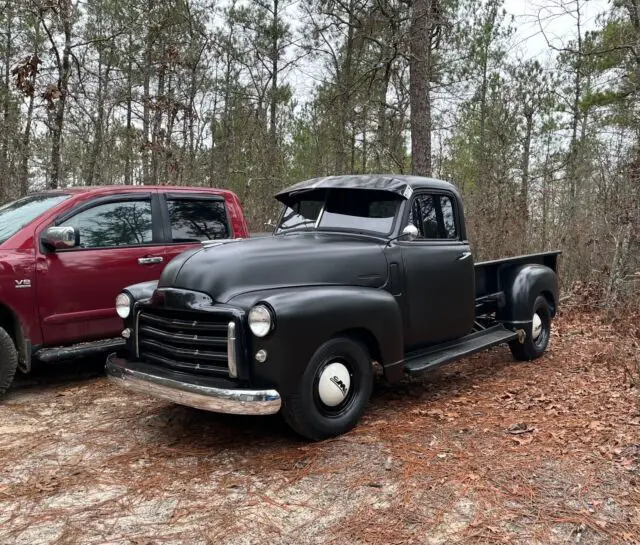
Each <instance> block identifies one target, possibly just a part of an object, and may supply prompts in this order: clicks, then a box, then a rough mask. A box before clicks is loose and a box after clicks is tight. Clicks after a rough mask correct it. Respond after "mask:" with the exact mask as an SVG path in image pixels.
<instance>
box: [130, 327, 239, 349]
mask: <svg viewBox="0 0 640 545" xmlns="http://www.w3.org/2000/svg"><path fill="white" fill-rule="evenodd" d="M140 332H141V333H143V334H144V336H145V337H153V338H154V339H159V340H161V341H169V342H172V343H174V344H185V345H188V346H193V345H194V344H197V345H198V346H224V345H225V344H226V342H227V341H226V339H223V338H219V337H210V336H206V335H187V334H185V333H168V332H166V331H163V330H161V329H157V328H155V327H151V326H140Z"/></svg>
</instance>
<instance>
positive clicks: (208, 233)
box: [167, 198, 230, 243]
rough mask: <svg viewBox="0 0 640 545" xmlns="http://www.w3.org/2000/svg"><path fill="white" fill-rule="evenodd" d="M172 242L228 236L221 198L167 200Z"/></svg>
mask: <svg viewBox="0 0 640 545" xmlns="http://www.w3.org/2000/svg"><path fill="white" fill-rule="evenodd" d="M167 207H168V208H169V218H170V221H171V239H172V242H182V243H184V242H201V241H203V240H215V239H223V238H229V237H230V234H229V226H228V223H227V210H226V207H225V205H224V201H223V200H214V199H198V200H196V199H176V198H170V199H168V200H167Z"/></svg>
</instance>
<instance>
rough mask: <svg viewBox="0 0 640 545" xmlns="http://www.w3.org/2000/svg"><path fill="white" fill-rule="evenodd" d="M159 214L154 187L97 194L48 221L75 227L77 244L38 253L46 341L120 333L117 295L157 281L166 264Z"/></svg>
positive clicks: (40, 303)
mask: <svg viewBox="0 0 640 545" xmlns="http://www.w3.org/2000/svg"><path fill="white" fill-rule="evenodd" d="M162 216H163V214H162V212H161V210H160V202H159V199H158V193H157V191H155V190H144V191H140V192H130V191H129V192H127V193H122V194H116V195H109V196H107V197H96V198H95V199H93V200H90V201H88V202H85V203H83V204H82V205H80V206H79V207H77V208H74V209H72V210H71V211H70V212H68V213H66V214H65V215H64V216H63V217H61V218H58V219H57V220H56V221H55V223H53V224H52V225H61V226H64V225H71V226H73V227H76V228H77V229H78V230H79V232H80V246H78V247H76V248H72V249H69V250H63V251H57V252H49V251H44V249H43V248H40V249H39V251H38V259H37V270H36V274H37V290H38V301H39V307H40V317H41V321H42V332H43V337H44V342H45V344H47V345H49V346H51V345H56V344H67V343H73V342H77V341H80V340H82V341H84V340H93V339H103V338H111V337H117V336H119V334H120V331H121V329H122V321H121V320H120V318H119V317H118V316H117V314H116V312H115V305H114V301H115V298H116V296H117V295H118V293H119V292H120V291H121V290H122V288H124V287H125V286H128V285H131V284H136V283H138V282H144V281H148V280H156V279H158V278H159V277H160V273H161V272H162V269H163V268H164V265H165V263H166V251H165V243H164V233H163V229H164V228H163V225H162ZM49 226H50V225H47V226H45V228H47V227H49Z"/></svg>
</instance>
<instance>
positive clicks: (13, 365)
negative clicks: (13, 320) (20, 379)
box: [0, 327, 18, 396]
mask: <svg viewBox="0 0 640 545" xmlns="http://www.w3.org/2000/svg"><path fill="white" fill-rule="evenodd" d="M17 368H18V352H17V351H16V345H15V344H14V343H13V339H12V338H11V336H10V335H9V334H8V333H7V332H6V331H5V330H4V329H2V328H1V327H0V396H1V395H2V394H4V393H5V392H6V391H7V390H8V389H9V386H11V383H12V382H13V377H14V376H15V374H16V369H17Z"/></svg>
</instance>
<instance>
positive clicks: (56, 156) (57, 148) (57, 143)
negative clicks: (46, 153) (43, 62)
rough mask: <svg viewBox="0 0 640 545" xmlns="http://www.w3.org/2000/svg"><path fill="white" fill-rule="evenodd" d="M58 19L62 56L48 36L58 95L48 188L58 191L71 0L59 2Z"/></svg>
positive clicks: (66, 83) (68, 54)
mask: <svg viewBox="0 0 640 545" xmlns="http://www.w3.org/2000/svg"><path fill="white" fill-rule="evenodd" d="M60 18H61V21H62V29H63V33H64V47H63V50H62V56H60V55H59V53H58V48H57V45H56V43H55V41H54V40H53V39H52V36H51V35H50V34H49V39H50V41H51V46H52V48H53V49H54V50H55V52H56V59H57V64H58V74H59V79H58V86H57V87H58V93H59V98H58V101H57V102H56V103H55V116H54V118H53V130H52V142H51V177H50V179H49V188H50V189H58V187H59V186H60V176H61V170H62V135H63V131H64V120H65V114H66V106H67V97H68V94H69V80H70V78H71V30H72V25H73V6H72V4H71V0H60Z"/></svg>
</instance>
